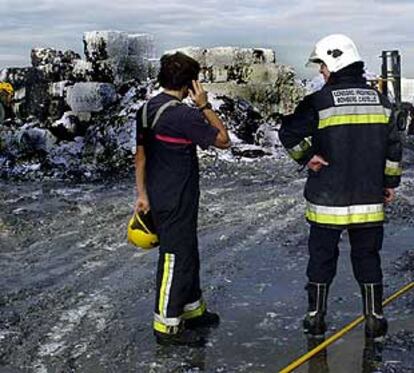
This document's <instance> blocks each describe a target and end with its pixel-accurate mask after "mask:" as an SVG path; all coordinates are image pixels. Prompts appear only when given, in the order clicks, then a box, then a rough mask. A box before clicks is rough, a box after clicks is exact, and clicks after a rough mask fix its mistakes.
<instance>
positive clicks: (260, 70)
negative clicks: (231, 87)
mask: <svg viewBox="0 0 414 373" xmlns="http://www.w3.org/2000/svg"><path fill="white" fill-rule="evenodd" d="M175 52H182V53H184V54H186V55H188V56H190V57H192V58H194V59H195V60H196V61H198V62H199V64H200V66H201V73H200V79H201V80H202V81H204V82H211V83H224V82H228V81H236V82H238V83H246V82H248V81H250V80H251V78H250V77H251V75H252V73H254V75H255V77H256V76H257V75H261V76H262V77H263V76H266V75H269V76H273V75H274V70H275V66H276V57H275V52H274V51H273V50H271V49H265V48H238V47H216V48H209V49H204V48H197V47H185V48H179V49H174V50H171V51H168V52H167V53H168V54H172V53H175ZM258 66H260V67H258Z"/></svg>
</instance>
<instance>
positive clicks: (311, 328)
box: [303, 282, 329, 337]
mask: <svg viewBox="0 0 414 373" xmlns="http://www.w3.org/2000/svg"><path fill="white" fill-rule="evenodd" d="M328 289H329V285H328V284H322V283H316V282H309V283H308V284H307V285H306V290H307V291H308V302H309V307H308V312H307V314H306V316H305V319H304V320H303V331H304V332H305V334H309V335H311V336H315V337H317V336H323V335H324V334H325V332H326V324H325V315H326V303H327V298H328Z"/></svg>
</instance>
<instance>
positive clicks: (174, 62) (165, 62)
mask: <svg viewBox="0 0 414 373" xmlns="http://www.w3.org/2000/svg"><path fill="white" fill-rule="evenodd" d="M199 72H200V64H199V63H198V62H197V61H196V60H195V59H193V58H191V57H189V56H187V55H185V54H184V53H181V52H176V53H174V54H165V55H164V56H162V57H161V68H160V72H159V74H158V82H159V83H160V85H161V87H163V88H166V89H172V90H179V89H181V88H183V87H188V88H190V87H191V86H192V80H197V79H198V74H199Z"/></svg>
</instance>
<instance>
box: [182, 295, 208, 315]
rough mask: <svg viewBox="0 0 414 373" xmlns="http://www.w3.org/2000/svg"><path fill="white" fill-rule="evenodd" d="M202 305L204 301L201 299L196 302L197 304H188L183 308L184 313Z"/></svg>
mask: <svg viewBox="0 0 414 373" xmlns="http://www.w3.org/2000/svg"><path fill="white" fill-rule="evenodd" d="M203 303H204V300H203V299H202V298H201V299H200V300H198V301H197V302H194V303H190V304H186V305H185V306H184V312H188V311H194V310H196V309H197V308H200V307H201V306H202V305H203Z"/></svg>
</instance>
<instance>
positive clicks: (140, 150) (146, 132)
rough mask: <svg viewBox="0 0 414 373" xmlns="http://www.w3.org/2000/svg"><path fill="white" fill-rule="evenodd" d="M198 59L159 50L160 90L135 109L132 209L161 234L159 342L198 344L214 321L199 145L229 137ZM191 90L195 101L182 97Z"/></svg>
mask: <svg viewBox="0 0 414 373" xmlns="http://www.w3.org/2000/svg"><path fill="white" fill-rule="evenodd" d="M199 71H200V65H199V64H198V62H197V61H195V60H194V59H192V58H190V57H188V56H186V55H185V54H183V53H179V52H177V53H175V54H170V55H165V56H163V57H162V58H161V68H160V73H159V76H158V80H159V83H160V85H161V86H162V87H163V88H164V90H163V92H162V93H160V94H158V95H157V96H155V97H153V98H152V99H150V100H149V101H148V102H147V103H146V104H145V105H144V106H143V108H142V109H141V110H140V111H139V112H138V115H137V152H136V182H137V190H138V200H137V203H136V211H140V212H147V211H149V210H150V209H151V213H152V216H153V219H154V223H155V227H156V230H157V233H158V236H159V239H160V249H159V262H158V272H157V280H156V283H157V292H156V302H155V315H154V324H153V325H154V334H155V336H156V340H157V342H158V343H159V344H163V345H190V346H202V345H204V344H205V339H204V338H203V337H202V336H200V335H198V333H197V332H196V330H195V329H197V328H198V327H209V326H213V325H217V324H218V323H219V316H218V315H217V314H215V313H212V312H209V311H207V309H206V303H205V301H204V299H203V297H202V292H201V289H200V278H199V271H200V263H199V252H198V242H197V215H198V204H199V195H200V190H199V167H198V158H197V149H196V147H197V146H199V147H201V148H202V149H206V148H208V147H209V146H215V147H217V148H221V149H225V148H228V147H229V146H230V140H229V136H228V133H227V130H226V128H225V127H224V125H223V123H222V121H221V120H220V119H219V117H218V116H217V115H216V114H215V112H214V111H213V110H212V107H211V104H210V103H209V102H208V98H207V93H206V92H205V91H204V89H203V87H202V85H201V83H199V82H198V80H197V79H198V74H199ZM188 95H190V97H191V99H192V100H193V102H194V104H195V106H196V107H195V108H194V107H190V106H188V105H186V104H184V103H182V100H183V99H184V98H186V97H187V96H188Z"/></svg>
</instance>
